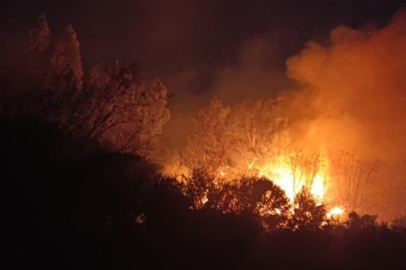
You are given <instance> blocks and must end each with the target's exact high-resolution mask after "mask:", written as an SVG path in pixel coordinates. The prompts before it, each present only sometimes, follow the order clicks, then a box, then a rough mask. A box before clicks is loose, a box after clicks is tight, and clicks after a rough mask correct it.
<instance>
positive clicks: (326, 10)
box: [0, 0, 406, 93]
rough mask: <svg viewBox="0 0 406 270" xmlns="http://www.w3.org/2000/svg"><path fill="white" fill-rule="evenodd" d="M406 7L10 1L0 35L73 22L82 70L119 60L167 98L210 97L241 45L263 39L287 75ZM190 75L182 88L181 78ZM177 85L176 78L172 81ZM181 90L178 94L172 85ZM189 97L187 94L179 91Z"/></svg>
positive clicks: (256, 1)
mask: <svg viewBox="0 0 406 270" xmlns="http://www.w3.org/2000/svg"><path fill="white" fill-rule="evenodd" d="M405 3H406V1H404V0H403V1H402V0H375V1H368V0H363V1H351V0H340V1H299V0H285V1H260V0H253V1H242V0H224V1H217V0H194V1H193V0H170V1H167V0H132V1H124V0H121V1H120V0H119V1H106V0H97V1H94V0H90V1H66V0H64V1H6V3H3V4H2V8H1V11H0V14H1V16H0V17H1V20H2V22H1V28H3V29H4V28H7V29H8V31H9V30H10V28H16V27H19V26H23V25H30V24H33V25H35V20H36V18H37V16H38V14H40V13H41V12H42V11H43V12H45V14H46V16H47V17H48V20H49V23H50V27H51V30H52V31H53V33H58V32H60V31H61V30H62V29H63V27H64V26H66V25H67V24H69V23H71V24H72V25H73V27H74V29H75V30H76V32H77V33H78V38H79V41H80V44H81V48H82V57H83V61H84V64H85V66H89V65H91V64H93V63H95V62H98V61H102V60H115V59H118V60H119V61H120V62H121V63H123V64H126V63H129V62H131V61H137V62H139V63H140V65H141V67H142V70H143V74H144V75H145V76H147V77H149V76H159V77H160V78H162V79H163V80H164V82H166V84H167V85H168V88H169V90H170V91H172V92H174V93H176V92H177V91H179V89H176V88H179V87H180V88H182V87H185V88H188V89H187V90H188V91H191V92H193V93H201V92H207V91H210V89H211V88H212V84H213V80H214V77H215V73H216V71H218V70H219V69H222V68H224V67H229V66H235V65H238V63H239V61H240V51H241V46H244V43H245V42H247V41H249V40H252V39H255V38H263V37H266V39H267V40H268V41H269V40H270V43H272V53H271V55H269V59H267V61H266V62H267V63H266V65H267V66H269V68H271V69H273V70H279V69H280V70H281V73H282V74H283V73H284V69H285V60H286V59H287V57H289V56H291V55H294V54H296V53H298V52H299V51H300V50H301V49H302V48H303V45H304V43H305V42H306V41H308V40H316V41H319V42H323V40H325V39H326V37H327V36H328V33H329V31H330V30H331V29H332V28H334V27H335V26H337V25H340V24H345V25H349V26H351V27H359V26H360V25H362V24H364V23H367V22H370V21H373V22H375V23H378V24H381V23H384V22H386V21H387V20H388V19H389V18H390V17H391V16H392V15H393V14H394V13H395V12H396V10H398V9H399V8H402V7H403V6H404V4H405ZM185 71H193V72H192V74H193V75H191V76H192V77H188V78H189V80H188V82H187V83H186V85H185V83H184V84H183V86H180V84H179V83H178V81H179V74H182V72H185ZM174 78H175V79H174ZM175 84H176V85H177V87H174V85H175ZM182 90H185V89H182Z"/></svg>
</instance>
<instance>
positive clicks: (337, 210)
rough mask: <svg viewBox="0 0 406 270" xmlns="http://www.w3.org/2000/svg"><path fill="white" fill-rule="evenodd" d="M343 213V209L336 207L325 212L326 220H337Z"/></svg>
mask: <svg viewBox="0 0 406 270" xmlns="http://www.w3.org/2000/svg"><path fill="white" fill-rule="evenodd" d="M344 213H345V211H344V209H343V208H341V207H339V206H336V207H333V208H332V209H331V210H330V211H328V212H327V215H326V216H327V218H329V219H330V218H339V217H340V216H342V215H343V214H344Z"/></svg>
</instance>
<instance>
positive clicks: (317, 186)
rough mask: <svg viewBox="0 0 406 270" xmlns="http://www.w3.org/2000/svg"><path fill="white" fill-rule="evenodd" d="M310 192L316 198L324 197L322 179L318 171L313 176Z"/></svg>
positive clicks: (321, 198)
mask: <svg viewBox="0 0 406 270" xmlns="http://www.w3.org/2000/svg"><path fill="white" fill-rule="evenodd" d="M310 192H311V193H312V194H313V196H314V197H315V198H316V199H317V200H320V201H322V200H323V199H324V179H323V177H322V176H321V175H320V174H319V173H317V174H316V176H315V177H314V180H313V184H312V188H311V190H310Z"/></svg>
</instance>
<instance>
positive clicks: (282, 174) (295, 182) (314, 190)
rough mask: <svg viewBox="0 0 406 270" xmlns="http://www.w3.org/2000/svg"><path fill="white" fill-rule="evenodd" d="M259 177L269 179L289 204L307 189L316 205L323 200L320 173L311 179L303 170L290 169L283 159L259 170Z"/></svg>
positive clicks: (322, 179) (323, 180) (323, 182)
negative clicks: (284, 195) (316, 202)
mask: <svg viewBox="0 0 406 270" xmlns="http://www.w3.org/2000/svg"><path fill="white" fill-rule="evenodd" d="M259 176H261V177H266V178H268V179H271V180H272V181H273V182H274V183H275V184H276V185H278V186H279V187H280V188H281V189H282V190H283V191H284V192H285V194H286V196H287V197H288V198H289V200H290V202H291V203H293V201H294V199H295V197H296V195H297V194H298V193H299V192H300V191H301V190H302V189H303V188H308V189H309V190H310V193H311V194H312V195H313V196H314V198H315V199H316V200H317V201H318V203H322V202H323V200H324V196H325V179H324V177H323V176H322V173H321V172H317V173H316V174H315V175H314V177H312V175H309V173H306V172H305V170H304V168H300V167H298V168H295V169H292V166H290V164H288V163H287V162H286V159H285V158H284V157H280V158H279V159H277V162H276V163H274V164H270V165H267V166H264V167H263V168H260V169H259Z"/></svg>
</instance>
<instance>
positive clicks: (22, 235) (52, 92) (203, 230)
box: [0, 16, 406, 269]
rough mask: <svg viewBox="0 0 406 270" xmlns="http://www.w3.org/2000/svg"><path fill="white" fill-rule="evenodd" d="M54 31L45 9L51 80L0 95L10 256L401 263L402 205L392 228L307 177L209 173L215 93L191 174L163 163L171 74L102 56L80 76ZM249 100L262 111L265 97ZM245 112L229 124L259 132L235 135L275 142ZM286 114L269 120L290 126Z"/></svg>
mask: <svg viewBox="0 0 406 270" xmlns="http://www.w3.org/2000/svg"><path fill="white" fill-rule="evenodd" d="M49 36H50V30H49V29H48V24H47V22H46V19H45V17H44V16H41V17H40V24H39V28H38V29H35V30H33V31H32V32H31V34H30V43H29V44H30V46H31V50H29V53H34V54H33V56H32V57H35V58H38V59H37V60H35V63H37V64H38V63H44V70H43V72H40V71H39V70H38V69H37V70H36V72H38V73H40V74H42V75H43V76H42V77H41V78H42V79H41V80H39V81H38V80H35V82H36V84H35V85H37V87H36V88H35V87H33V88H32V89H35V90H34V91H32V92H31V94H29V95H23V94H21V95H11V94H10V93H13V90H16V89H17V90H18V86H17V85H15V84H13V83H10V82H8V83H5V87H6V86H7V87H9V88H8V89H7V91H6V90H5V91H4V93H3V99H2V107H1V108H2V110H1V119H0V129H1V130H0V143H1V149H2V155H3V157H5V158H3V159H2V169H1V170H0V173H1V179H2V180H3V182H4V183H5V184H6V187H5V188H4V191H5V202H6V204H4V206H5V210H6V212H5V217H6V218H5V223H6V232H7V234H8V236H10V237H9V240H10V241H9V242H7V243H6V244H7V246H6V247H7V250H8V251H9V252H10V256H9V258H11V261H12V263H13V265H12V266H13V268H14V269H27V268H33V267H36V266H38V267H41V268H49V269H75V268H78V266H79V267H83V268H87V269H130V268H137V267H139V268H141V267H144V268H148V269H156V268H158V269H159V268H169V269H286V268H288V269H289V268H291V269H370V268H376V267H379V268H386V269H403V268H404V267H405V266H406V261H405V259H404V254H405V252H406V228H405V222H404V221H405V218H404V216H399V218H398V219H396V221H395V222H394V224H393V228H390V227H388V225H387V224H378V223H377V217H376V216H372V215H359V214H357V213H350V214H349V215H348V218H347V219H345V221H344V222H340V221H337V220H330V219H327V218H326V209H325V207H324V206H323V205H322V204H320V203H318V202H316V200H315V199H314V198H313V197H312V195H311V193H310V192H309V191H308V190H307V189H306V188H304V189H302V190H301V192H299V193H298V195H297V196H296V198H295V200H294V203H293V205H291V204H290V203H289V199H288V198H287V196H286V194H285V193H284V191H283V190H282V189H281V188H279V187H278V186H277V185H275V184H274V183H273V182H272V181H271V180H272V179H266V178H258V177H252V176H242V177H240V178H237V179H235V181H230V182H229V183H225V184H222V185H218V183H217V180H216V178H215V177H213V174H212V173H210V172H212V171H216V170H218V168H216V166H214V163H211V164H208V163H205V161H204V160H205V158H206V157H207V156H209V155H212V156H214V157H216V158H217V159H215V160H216V163H217V164H223V163H222V162H223V160H225V158H224V156H223V154H222V151H224V150H225V149H223V148H219V147H218V146H217V145H215V144H214V145H213V144H211V148H209V147H208V146H209V145H208V144H205V141H206V139H207V137H208V136H212V135H213V134H215V133H218V132H226V130H227V129H223V128H222V127H221V126H219V125H218V123H217V122H220V123H221V122H222V117H223V116H226V115H227V113H228V110H227V109H224V108H222V107H221V103H219V102H218V101H216V100H214V101H213V102H212V104H211V105H210V106H212V107H213V109H215V110H221V111H222V113H221V114H220V116H221V117H220V119H217V120H216V123H215V124H213V123H206V122H205V121H206V120H207V119H206V118H205V116H204V115H205V113H202V112H200V113H198V114H197V115H196V117H195V118H196V120H197V121H199V122H200V123H201V125H202V130H201V132H200V133H198V134H196V138H195V140H196V144H200V146H202V147H203V150H202V149H198V150H196V151H200V153H201V154H202V155H203V156H202V160H203V162H201V161H199V162H196V163H193V162H194V161H192V162H191V163H190V164H191V165H193V166H191V167H192V168H193V170H192V173H191V174H190V175H186V176H183V178H182V179H172V178H165V177H163V176H161V175H160V174H159V173H158V168H157V167H156V165H153V163H152V162H151V160H153V159H154V157H153V156H151V155H150V154H147V153H154V151H152V150H151V149H154V139H156V137H157V136H158V135H159V133H160V132H161V130H162V127H163V125H164V124H165V123H166V121H168V118H169V111H168V110H167V108H166V101H167V91H166V88H165V87H164V86H163V84H162V83H161V82H160V81H159V79H156V80H153V81H148V82H138V72H139V69H138V67H137V66H135V65H131V66H129V67H120V66H119V65H118V64H113V65H107V64H99V65H96V66H94V67H93V68H92V69H91V71H90V74H89V76H88V78H87V79H86V80H83V78H82V76H83V74H84V73H83V71H82V67H81V60H80V54H79V47H78V46H79V43H78V42H77V40H76V34H75V33H74V31H73V28H72V27H68V28H67V29H66V31H65V33H64V34H63V35H62V37H61V38H60V39H57V41H51V40H49ZM49 56H51V57H50V58H48V57H49ZM42 57H45V59H48V60H49V59H50V60H49V61H48V60H44V61H42V62H41V61H40V60H39V59H42ZM244 106H248V107H250V106H253V107H252V108H251V107H250V108H251V109H250V110H251V111H252V112H253V114H255V112H256V109H257V110H259V111H260V110H261V108H263V106H266V105H264V104H260V103H247V104H245V105H244ZM255 108H256V109H255ZM256 116H258V115H256ZM272 119H273V118H272ZM268 120H269V119H268ZM268 120H267V119H263V121H268ZM241 121H243V123H240V122H238V121H235V122H229V123H233V124H235V125H236V128H237V127H238V128H241V129H242V130H244V131H246V132H248V134H251V135H252V136H251V135H250V136H248V137H247V138H248V139H249V140H251V142H247V141H241V140H239V138H237V137H232V138H233V140H232V141H231V142H230V144H237V145H239V149H240V150H241V153H240V154H241V156H243V157H250V160H251V158H252V157H253V156H255V155H258V156H261V155H260V153H259V152H258V151H259V150H258V148H257V145H258V144H259V143H264V144H267V143H271V142H266V141H265V139H264V138H265V137H267V134H271V133H272V132H271V131H269V133H268V131H267V130H264V131H263V132H264V134H261V132H262V131H261V132H260V131H259V130H258V129H257V128H255V127H253V126H250V125H247V121H245V120H241ZM275 121H276V120H275ZM277 122H278V123H276V124H275V126H271V127H270V129H274V128H283V126H284V123H282V122H283V121H282V120H281V121H279V120H278V121H277ZM279 124H280V125H281V126H282V127H280V126H279ZM261 140H262V141H261ZM272 140H273V139H272ZM245 143H251V144H252V145H251V147H247V146H246V144H245ZM257 143H258V144H257ZM226 145H227V144H226ZM264 147H265V146H264ZM192 148H193V147H192ZM147 149H148V151H147ZM194 149H196V148H194ZM248 153H250V154H248ZM254 153H255V154H254ZM241 156H239V157H240V158H241ZM185 157H186V156H185ZM211 161H213V159H211ZM208 166H209V167H208ZM208 168H210V169H208Z"/></svg>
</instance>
